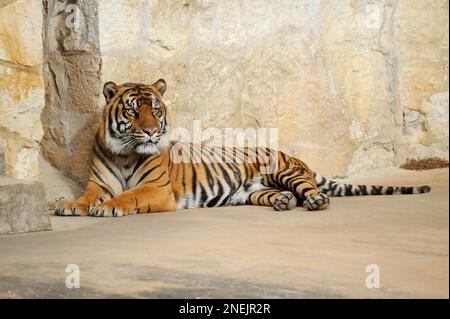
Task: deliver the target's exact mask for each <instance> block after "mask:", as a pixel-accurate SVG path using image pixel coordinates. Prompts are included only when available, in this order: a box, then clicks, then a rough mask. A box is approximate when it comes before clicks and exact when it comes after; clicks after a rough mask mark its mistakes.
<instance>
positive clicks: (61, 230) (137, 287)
mask: <svg viewBox="0 0 450 319" xmlns="http://www.w3.org/2000/svg"><path fill="white" fill-rule="evenodd" d="M448 173H449V172H448V169H441V170H432V171H426V172H409V171H405V170H400V169H395V168H390V169H382V170H377V171H374V172H371V173H369V174H365V175H364V176H358V177H354V178H352V181H354V182H358V183H362V182H367V183H383V184H405V185H406V184H419V185H420V184H430V185H431V186H432V187H433V191H432V192H431V193H429V194H424V195H414V196H390V197H388V196H385V197H360V198H334V199H333V200H332V206H331V208H330V209H329V210H327V211H325V212H318V213H317V212H316V213H311V212H306V211H304V210H303V209H301V208H298V209H296V210H294V211H291V212H285V213H277V212H274V211H273V210H272V209H270V208H261V207H232V208H217V209H193V210H187V211H178V212H175V213H166V214H153V215H146V216H132V217H126V218H121V219H95V218H89V217H86V218H63V217H52V222H53V226H54V229H55V230H54V231H52V232H45V233H34V234H25V235H15V236H2V237H0V297H3V298H23V297H31V298H36V297H37V298H46V297H56V298H75V297H83V298H99V297H144V298H145V297H149V298H160V297H162V298H164V297H165V298H197V297H199V298H211V297H220V298H327V297H331V298H345V297H350V298H359V297H369V298H388V297H394V298H400V297H405V298H419V297H425V298H429V297H430V298H431V297H437V298H448V297H449V277H448V276H449V256H448V254H449V223H448V222H449V219H448V218H449V210H448V207H449V206H448V205H449V197H448ZM68 264H77V265H79V267H80V272H81V288H80V289H71V290H70V289H67V288H66V287H65V278H66V275H67V273H65V268H66V265H68ZM369 264H377V265H378V266H379V267H380V285H381V287H380V288H379V289H368V288H366V285H365V280H366V276H367V275H368V273H366V272H365V270H366V266H367V265H369Z"/></svg>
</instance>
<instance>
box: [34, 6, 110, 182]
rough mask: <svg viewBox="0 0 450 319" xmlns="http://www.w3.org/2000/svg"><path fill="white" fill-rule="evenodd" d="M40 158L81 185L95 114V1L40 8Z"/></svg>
mask: <svg viewBox="0 0 450 319" xmlns="http://www.w3.org/2000/svg"><path fill="white" fill-rule="evenodd" d="M44 24H45V27H44V35H43V37H44V58H45V60H46V64H45V67H44V77H45V83H46V90H47V94H46V99H45V109H44V110H43V112H42V124H43V127H44V136H43V140H42V153H43V155H44V156H45V157H46V158H47V159H48V160H49V161H50V162H51V163H52V164H53V165H55V166H56V167H58V168H59V169H60V170H62V171H63V172H64V173H65V174H67V175H68V176H70V177H72V178H73V179H75V180H76V181H78V182H84V181H85V180H86V178H87V176H88V174H89V160H90V156H91V149H92V144H93V140H94V137H95V133H96V130H97V123H98V118H99V112H100V101H99V98H100V95H101V90H102V86H101V83H100V67H101V60H100V56H99V41H98V13H97V1H95V0H87V1H81V0H80V1H70V3H69V2H67V1H58V0H49V1H46V2H45V7H44Z"/></svg>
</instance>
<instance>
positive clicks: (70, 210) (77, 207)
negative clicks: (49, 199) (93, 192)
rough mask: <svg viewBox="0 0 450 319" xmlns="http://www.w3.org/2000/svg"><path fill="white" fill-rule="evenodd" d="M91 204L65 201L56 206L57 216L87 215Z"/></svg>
mask: <svg viewBox="0 0 450 319" xmlns="http://www.w3.org/2000/svg"><path fill="white" fill-rule="evenodd" d="M88 211H89V205H85V204H80V203H77V202H64V203H62V204H60V206H58V207H57V208H55V215H57V216H87V214H88Z"/></svg>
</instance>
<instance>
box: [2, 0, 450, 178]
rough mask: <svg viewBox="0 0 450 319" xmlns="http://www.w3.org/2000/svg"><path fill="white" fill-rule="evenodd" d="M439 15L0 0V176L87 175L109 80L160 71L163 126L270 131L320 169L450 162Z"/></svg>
mask: <svg viewBox="0 0 450 319" xmlns="http://www.w3.org/2000/svg"><path fill="white" fill-rule="evenodd" d="M448 12H449V2H448V0H421V1H416V0H378V1H376V0H340V1H334V0H252V1H239V0H227V1H221V0H215V1H213V0H165V1H162V0H161V1H157V0H119V1H110V0H43V1H41V0H16V1H14V0H6V1H5V0H0V111H1V114H2V115H1V116H0V145H1V146H2V147H3V149H4V153H5V161H6V172H7V174H8V175H11V176H14V177H17V178H21V179H35V178H38V177H39V171H40V168H41V167H44V166H45V165H47V164H45V165H43V164H42V163H39V162H40V161H42V159H40V155H39V154H42V155H43V156H44V157H45V159H46V160H47V161H49V162H50V163H51V164H52V165H53V166H55V167H57V168H58V169H59V170H61V171H62V172H63V173H64V174H65V175H67V176H70V177H71V178H72V179H74V180H76V181H78V182H81V183H82V182H83V181H85V179H86V177H87V174H88V172H89V169H88V161H89V157H90V147H91V143H92V139H93V137H94V134H95V130H96V122H97V119H98V115H99V113H100V111H101V108H102V106H103V98H102V96H101V87H102V84H103V82H105V81H109V80H112V81H115V82H117V83H121V82H126V81H133V82H145V83H151V82H152V81H155V80H156V79H158V78H160V77H162V78H165V79H166V80H167V82H168V90H167V93H166V96H165V97H166V101H167V103H168V104H169V107H170V108H171V110H172V113H173V114H172V115H173V118H174V123H173V124H172V126H175V127H176V126H184V127H188V128H189V127H191V126H192V121H193V120H201V121H202V125H203V127H204V128H206V127H211V126H214V127H218V128H226V127H244V128H245V127H255V128H257V127H266V128H269V127H276V128H278V129H279V147H280V149H282V150H284V151H286V152H288V153H290V154H292V155H296V156H299V157H300V158H302V159H304V160H306V161H307V162H308V163H309V164H310V166H311V167H312V168H313V169H315V170H316V171H318V172H321V173H322V174H327V175H330V176H334V175H349V174H356V173H359V172H363V171H367V170H370V169H373V168H378V167H384V166H394V165H399V164H402V163H403V162H405V160H406V159H407V158H426V157H431V156H437V157H440V158H445V159H448V109H449V104H448V46H449V42H448V19H449V16H448ZM45 167H47V166H45ZM42 174H44V173H42V169H41V176H42ZM44 178H45V176H44Z"/></svg>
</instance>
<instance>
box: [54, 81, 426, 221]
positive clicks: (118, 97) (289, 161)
mask: <svg viewBox="0 0 450 319" xmlns="http://www.w3.org/2000/svg"><path fill="white" fill-rule="evenodd" d="M165 90H166V82H165V81H164V80H158V81H157V82H155V83H154V84H152V85H144V84H136V83H126V84H124V85H121V86H118V85H116V84H114V83H112V82H108V83H106V84H105V86H104V89H103V93H104V95H105V98H106V106H105V108H104V111H103V117H102V120H101V121H100V125H99V129H98V133H97V136H96V140H95V145H94V154H93V159H92V168H91V170H92V173H91V177H90V179H89V182H88V184H87V187H86V191H85V193H84V195H83V196H82V197H81V198H80V199H78V200H76V201H74V202H66V203H64V204H62V205H61V206H60V207H58V208H57V209H56V214H57V215H61V216H84V215H90V216H102V217H109V216H114V217H115V216H125V215H130V214H142V213H150V212H166V211H174V210H176V209H177V208H178V209H182V208H193V207H216V206H226V205H243V204H249V205H256V206H271V207H274V209H275V210H278V211H284V210H290V209H293V208H294V207H296V206H297V205H302V206H303V207H305V208H306V209H308V210H323V209H325V208H327V207H328V206H329V205H330V200H329V198H328V196H359V195H392V194H416V193H426V192H429V191H430V187H428V186H421V187H386V186H365V185H356V186H353V185H347V184H342V183H337V182H335V181H332V180H328V179H326V178H324V177H321V176H318V175H316V174H315V173H314V172H313V171H311V169H310V168H309V167H308V166H307V165H306V164H305V163H303V162H302V161H300V160H298V159H296V158H293V157H290V156H288V155H286V154H284V153H282V152H274V151H272V150H270V149H268V148H225V147H224V148H212V147H208V146H201V145H193V144H186V143H181V142H174V141H169V125H168V123H167V114H166V106H165V104H164V102H163V100H162V96H163V94H164V92H165ZM180 153H184V154H188V155H189V156H188V157H187V158H188V159H189V160H187V161H186V160H184V161H179V160H176V159H175V158H174V157H176V156H178V155H179V154H180ZM194 159H196V160H194ZM218 159H219V160H218ZM268 163H269V164H270V165H268ZM274 165H275V166H274ZM274 167H275V169H273V168H274Z"/></svg>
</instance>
